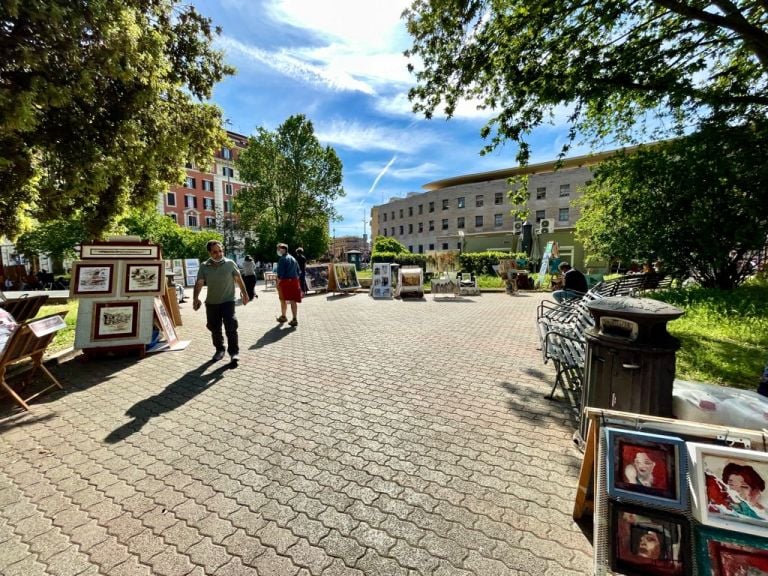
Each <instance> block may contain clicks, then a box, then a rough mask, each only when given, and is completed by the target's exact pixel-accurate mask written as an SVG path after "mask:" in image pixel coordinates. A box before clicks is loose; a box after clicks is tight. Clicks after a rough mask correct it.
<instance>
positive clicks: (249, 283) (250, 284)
mask: <svg viewBox="0 0 768 576" xmlns="http://www.w3.org/2000/svg"><path fill="white" fill-rule="evenodd" d="M243 283H244V284H245V291H246V293H247V294H248V299H249V300H253V290H254V288H256V275H255V274H251V275H249V276H243Z"/></svg>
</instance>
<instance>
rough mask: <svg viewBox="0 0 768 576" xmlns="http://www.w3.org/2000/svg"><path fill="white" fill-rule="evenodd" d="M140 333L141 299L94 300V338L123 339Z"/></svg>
mask: <svg viewBox="0 0 768 576" xmlns="http://www.w3.org/2000/svg"><path fill="white" fill-rule="evenodd" d="M138 334H139V301H138V300H135V301H122V302H94V303H93V324H92V328H91V339H92V340H94V341H95V340H122V339H131V338H136V337H137V336H138Z"/></svg>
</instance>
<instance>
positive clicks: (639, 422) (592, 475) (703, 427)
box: [573, 406, 768, 521]
mask: <svg viewBox="0 0 768 576" xmlns="http://www.w3.org/2000/svg"><path fill="white" fill-rule="evenodd" d="M585 412H586V415H587V419H588V420H589V425H588V428H587V440H586V443H585V448H584V459H583V460H582V462H581V471H580V472H579V485H578V488H577V490H576V501H575V503H574V506H573V519H574V520H577V521H578V520H580V519H581V517H582V516H583V515H584V512H586V511H589V512H590V513H593V512H594V494H593V492H594V490H595V487H596V486H597V482H596V479H597V473H598V470H597V466H598V458H597V450H598V446H599V439H600V427H601V426H620V427H623V428H628V429H632V430H637V431H642V430H663V431H664V432H666V433H670V434H678V435H680V436H695V437H697V438H702V439H708V440H712V441H713V442H718V441H719V442H725V443H730V444H738V445H740V446H744V447H746V448H751V447H752V446H759V447H761V449H763V450H765V449H766V446H765V442H766V438H768V436H767V435H766V434H768V432H767V433H764V432H763V431H761V430H748V429H746V428H730V427H728V426H717V425H715V424H703V423H701V422H691V421H689V420H675V419H674V418H662V417H660V416H647V415H645V414H634V413H631V412H619V411H617V410H604V409H602V408H591V407H589V406H587V407H586V408H585ZM590 496H592V498H590Z"/></svg>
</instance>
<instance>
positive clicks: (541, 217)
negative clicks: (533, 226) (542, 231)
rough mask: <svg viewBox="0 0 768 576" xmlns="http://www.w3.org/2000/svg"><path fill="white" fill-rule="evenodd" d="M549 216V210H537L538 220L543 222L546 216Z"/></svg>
mask: <svg viewBox="0 0 768 576" xmlns="http://www.w3.org/2000/svg"><path fill="white" fill-rule="evenodd" d="M546 217H547V211H546V210H536V222H537V223H538V222H541V221H542V220H544V218H546Z"/></svg>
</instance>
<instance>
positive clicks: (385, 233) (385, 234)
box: [384, 228, 387, 238]
mask: <svg viewBox="0 0 768 576" xmlns="http://www.w3.org/2000/svg"><path fill="white" fill-rule="evenodd" d="M384 237H385V238H386V237H387V229H386V228H384Z"/></svg>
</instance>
